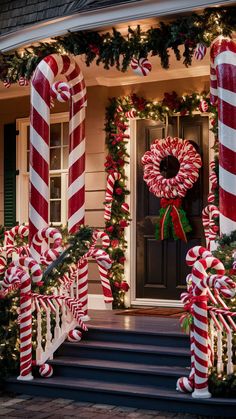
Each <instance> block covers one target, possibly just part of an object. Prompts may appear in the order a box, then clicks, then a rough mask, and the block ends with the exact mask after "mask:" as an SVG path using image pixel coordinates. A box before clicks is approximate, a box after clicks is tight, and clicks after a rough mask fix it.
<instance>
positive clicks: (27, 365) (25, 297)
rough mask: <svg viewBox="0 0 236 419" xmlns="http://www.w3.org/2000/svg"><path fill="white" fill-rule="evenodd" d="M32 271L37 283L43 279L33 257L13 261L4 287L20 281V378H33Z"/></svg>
mask: <svg viewBox="0 0 236 419" xmlns="http://www.w3.org/2000/svg"><path fill="white" fill-rule="evenodd" d="M24 268H27V269H28V270H30V271H31V274H32V280H33V281H34V282H36V283H38V282H40V280H41V279H42V271H41V269H40V266H39V265H38V264H37V263H36V262H35V261H34V260H33V259H32V258H20V259H18V260H16V261H14V262H13V266H11V267H9V268H8V269H7V271H6V273H5V278H4V281H3V287H5V288H8V287H9V286H11V285H13V284H14V283H18V282H19V283H20V375H19V377H18V380H25V381H28V380H32V379H33V376H32V373H31V370H32V307H31V277H30V274H29V272H27V271H25V269H24Z"/></svg>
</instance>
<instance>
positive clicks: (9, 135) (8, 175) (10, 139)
mask: <svg viewBox="0 0 236 419" xmlns="http://www.w3.org/2000/svg"><path fill="white" fill-rule="evenodd" d="M4 225H5V227H12V226H14V225H16V124H15V123H14V124H7V125H4Z"/></svg>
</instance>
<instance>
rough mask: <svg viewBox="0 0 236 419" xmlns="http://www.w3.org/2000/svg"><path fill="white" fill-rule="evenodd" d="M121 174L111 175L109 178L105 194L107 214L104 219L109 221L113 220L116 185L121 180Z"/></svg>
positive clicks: (105, 213) (114, 173)
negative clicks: (112, 207)
mask: <svg viewBox="0 0 236 419" xmlns="http://www.w3.org/2000/svg"><path fill="white" fill-rule="evenodd" d="M120 178H121V174H120V173H119V172H113V173H109V175H108V176H107V187H106V194H105V202H106V203H105V212H104V219H105V221H109V220H110V219H111V206H112V201H113V192H114V185H115V182H116V181H117V180H120Z"/></svg>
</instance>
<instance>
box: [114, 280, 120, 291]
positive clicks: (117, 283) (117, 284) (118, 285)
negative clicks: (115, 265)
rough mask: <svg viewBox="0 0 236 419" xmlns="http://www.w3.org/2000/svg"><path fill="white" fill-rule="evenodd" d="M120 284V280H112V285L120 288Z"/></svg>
mask: <svg viewBox="0 0 236 419" xmlns="http://www.w3.org/2000/svg"><path fill="white" fill-rule="evenodd" d="M120 285H121V284H120V282H118V281H115V282H114V287H116V288H118V289H120Z"/></svg>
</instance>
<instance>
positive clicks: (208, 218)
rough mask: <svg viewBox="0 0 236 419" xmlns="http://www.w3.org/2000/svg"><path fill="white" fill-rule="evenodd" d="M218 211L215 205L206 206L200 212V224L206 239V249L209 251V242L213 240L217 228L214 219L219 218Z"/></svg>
mask: <svg viewBox="0 0 236 419" xmlns="http://www.w3.org/2000/svg"><path fill="white" fill-rule="evenodd" d="M219 214H220V212H219V210H218V208H217V207H216V206H215V205H207V206H206V207H205V208H203V210H202V224H203V227H204V233H205V237H206V245H207V249H208V250H211V242H212V241H214V240H215V238H216V235H217V233H218V230H219V227H218V225H217V224H216V219H218V218H219Z"/></svg>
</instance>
